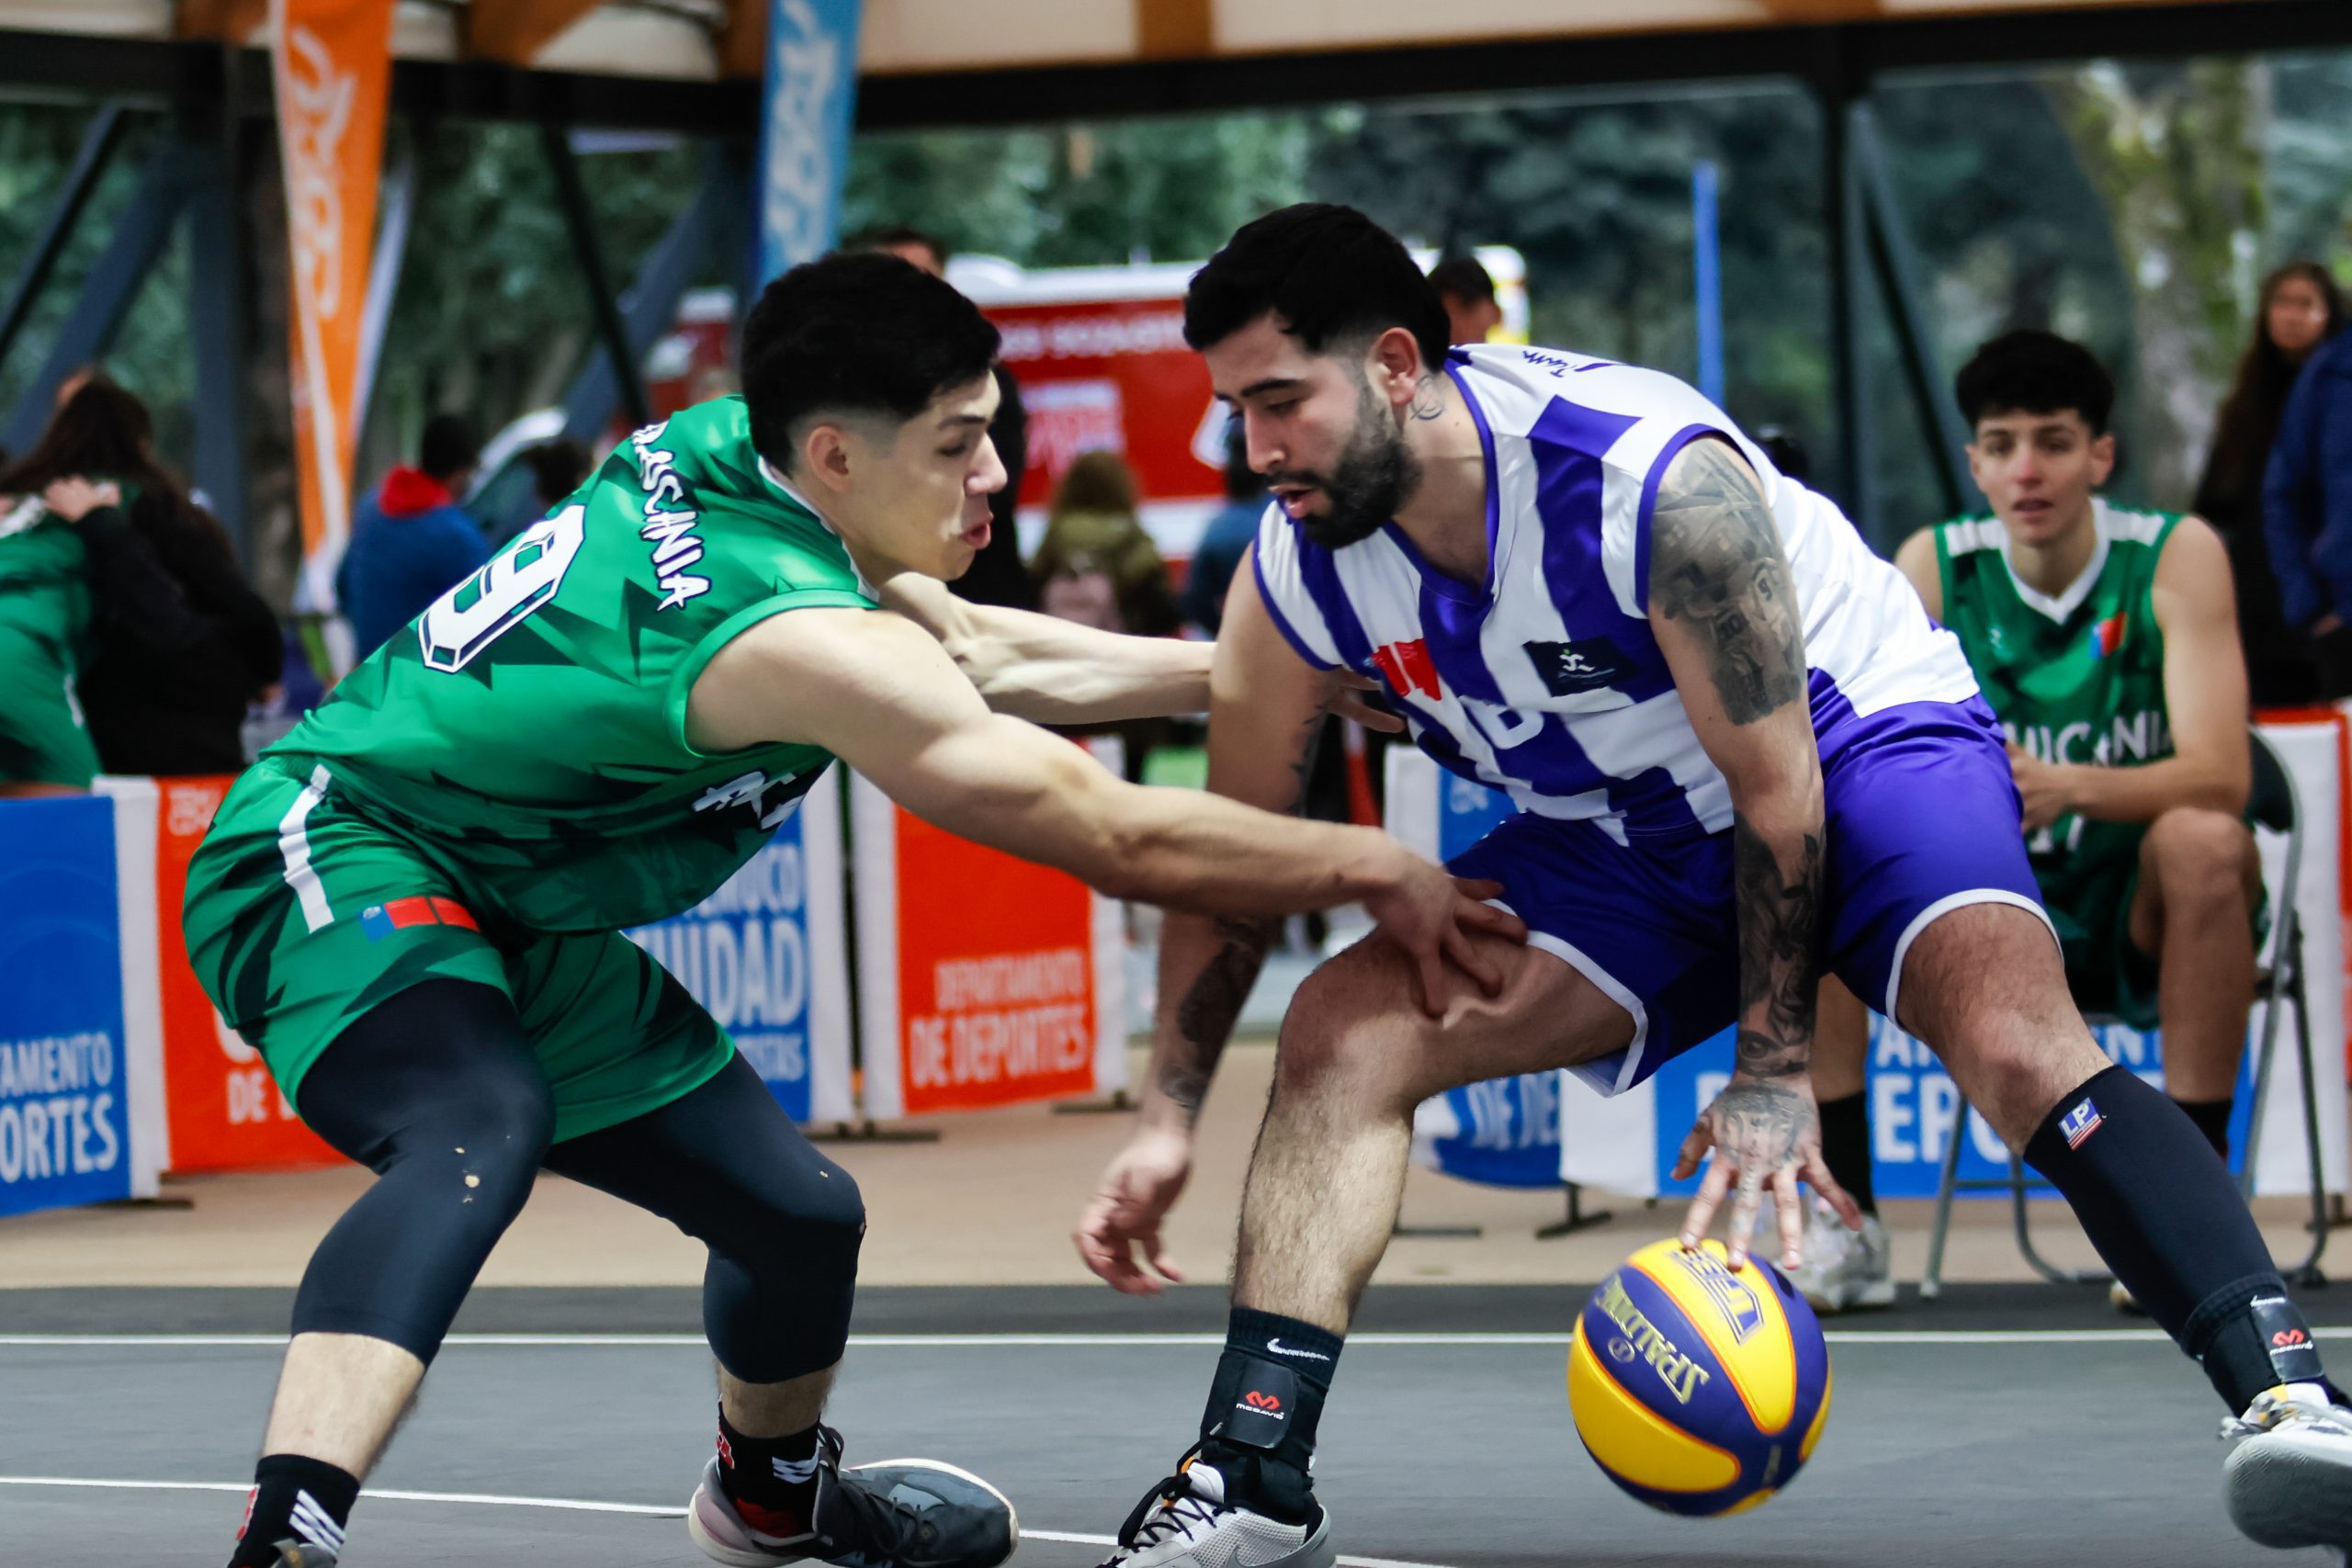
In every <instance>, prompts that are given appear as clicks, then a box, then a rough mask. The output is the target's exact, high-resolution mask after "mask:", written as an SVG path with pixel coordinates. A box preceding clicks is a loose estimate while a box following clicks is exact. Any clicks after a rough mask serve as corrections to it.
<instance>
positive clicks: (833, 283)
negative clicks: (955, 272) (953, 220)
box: [742, 252, 998, 472]
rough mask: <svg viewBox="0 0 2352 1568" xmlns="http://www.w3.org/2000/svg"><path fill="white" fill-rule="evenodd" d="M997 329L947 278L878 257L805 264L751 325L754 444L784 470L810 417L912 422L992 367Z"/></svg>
mask: <svg viewBox="0 0 2352 1568" xmlns="http://www.w3.org/2000/svg"><path fill="white" fill-rule="evenodd" d="M997 346H998V338H997V330H996V328H995V327H994V326H993V325H991V324H990V323H989V319H988V318H987V317H986V316H983V315H981V314H980V312H979V308H978V306H976V305H974V304H973V303H972V302H971V301H970V300H969V299H965V298H964V297H963V296H962V295H961V294H958V293H957V292H956V290H955V289H954V288H950V287H949V286H948V285H947V284H946V283H944V281H942V280H941V279H939V278H936V277H933V276H932V275H931V274H929V273H927V272H925V271H923V270H922V268H921V267H919V266H916V265H914V264H913V263H911V262H907V261H901V260H899V258H898V257H897V256H894V255H887V254H881V253H879V252H864V253H859V254H841V253H836V254H832V255H829V256H825V257H823V258H821V259H820V260H818V261H812V262H804V263H802V264H801V265H798V266H796V267H794V268H793V269H792V270H791V271H790V272H787V273H786V274H785V275H784V276H782V277H779V278H777V279H776V280H775V282H773V283H771V284H769V285H768V286H767V288H766V290H765V291H764V292H763V293H762V294H761V295H760V300H759V303H758V304H756V305H754V306H752V314H751V317H750V319H749V320H748V321H745V322H744V323H743V354H742V368H743V400H744V402H745V403H746V404H747V405H748V406H749V407H750V410H751V415H752V446H753V448H755V449H756V450H757V451H758V452H759V454H760V456H761V457H765V458H766V459H767V460H768V461H769V462H771V463H773V464H775V466H776V467H777V468H782V469H785V470H786V471H787V472H788V471H790V469H791V468H792V467H793V459H794V457H796V456H797V451H798V447H799V442H800V434H801V431H800V428H799V427H800V425H801V423H802V422H803V421H804V420H806V419H808V418H809V416H810V415H811V414H816V413H820V412H825V413H843V414H857V413H864V414H883V415H888V417H889V418H890V419H892V420H894V421H896V422H898V423H905V422H906V421H908V420H910V419H912V418H914V417H915V415H917V414H919V413H921V412H922V411H923V410H924V409H926V408H928V407H929V406H930V405H931V400H933V398H936V397H937V396H939V395H940V394H941V393H942V392H944V391H946V390H948V389H950V388H953V387H961V386H964V385H966V384H967V383H969V382H972V381H977V380H978V379H979V378H981V377H983V376H986V375H987V374H988V373H989V367H990V366H991V365H993V364H994V363H995V362H996V355H997Z"/></svg>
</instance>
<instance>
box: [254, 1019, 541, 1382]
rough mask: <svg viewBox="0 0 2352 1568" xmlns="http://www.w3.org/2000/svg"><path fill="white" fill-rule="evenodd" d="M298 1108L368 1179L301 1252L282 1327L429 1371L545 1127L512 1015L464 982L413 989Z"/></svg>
mask: <svg viewBox="0 0 2352 1568" xmlns="http://www.w3.org/2000/svg"><path fill="white" fill-rule="evenodd" d="M299 1100H300V1110H301V1111H302V1116H303V1119H304V1120H305V1121H307V1122H309V1123H310V1124H311V1127H312V1128H313V1129H314V1130H315V1131H317V1132H318V1134H320V1136H322V1137H323V1138H325V1139H326V1141H327V1142H328V1143H330V1144H332V1145H334V1147H335V1148H336V1149H338V1150H339V1151H341V1152H342V1153H344V1154H345V1155H348V1156H351V1157H352V1158H353V1159H356V1160H358V1161H359V1162H360V1163H361V1164H363V1165H366V1166H368V1167H369V1168H371V1169H373V1170H374V1171H375V1172H376V1173H377V1177H378V1179H377V1182H376V1185H375V1186H374V1187H372V1188H370V1189H368V1191H367V1193H366V1194H365V1195H363V1196H362V1197H361V1198H360V1200H359V1201H357V1202H356V1203H354V1204H353V1205H352V1206H351V1208H350V1209H349V1210H347V1211H345V1213H344V1215H343V1217H342V1218H341V1219H340V1220H338V1221H336V1222H335V1224H334V1229H333V1230H331V1231H329V1232H328V1233H327V1235H326V1239H325V1240H324V1241H322V1242H321V1243H320V1244H319V1248H318V1251H317V1252H316V1253H314V1254H313V1255H312V1257H311V1265H310V1268H309V1269H307V1270H306V1271H305V1272H304V1274H303V1276H302V1285H301V1289H300V1291H299V1292H296V1295H295V1298H294V1320H293V1331H294V1332H295V1333H297V1334H359V1335H366V1336H367V1337H369V1338H374V1339H383V1340H388V1341H390V1343H392V1344H395V1345H398V1346H400V1347H401V1348H402V1349H405V1350H408V1351H410V1352H411V1353H412V1354H413V1355H415V1356H416V1357H418V1358H419V1359H422V1360H424V1361H426V1362H428V1363H429V1362H430V1361H431V1360H432V1359H433V1357H434V1354H435V1352H436V1351H437V1350H438V1349H439V1348H440V1346H441V1339H442V1337H443V1336H444V1335H446V1334H447V1332H448V1329H449V1323H450V1320H451V1319H452V1318H454V1317H456V1315H457V1312H458V1303H460V1302H462V1301H463V1300H464V1299H465V1294H466V1292H467V1291H468V1290H469V1289H470V1288H471V1287H472V1285H473V1281H474V1276H475V1275H476V1274H477V1273H479V1272H480V1271H481V1265H482V1262H483V1260H484V1259H486V1258H488V1257H489V1256H490V1251H491V1248H492V1247H494V1246H496V1245H497V1242H498V1238H499V1237H500V1236H501V1235H503V1234H504V1233H505V1230H506V1227H507V1225H508V1224H510V1223H512V1221H513V1220H514V1218H515V1214H516V1213H519V1212H520V1211H521V1209H522V1207H523V1204H524V1202H525V1201H526V1200H527V1199H528V1198H529V1197H530V1195H531V1184H532V1182H533V1180H534V1179H536V1178H537V1174H538V1169H539V1162H540V1160H541V1158H542V1157H543V1156H545V1155H546V1152H547V1147H548V1138H549V1137H550V1136H551V1135H552V1134H553V1132H554V1128H555V1099H554V1095H553V1093H552V1092H551V1091H550V1090H549V1089H548V1084H547V1079H546V1077H545V1076H544V1075H543V1074H541V1072H540V1071H539V1068H538V1064H537V1059H536V1057H534V1056H533V1055H532V1053H531V1050H530V1046H529V1044H528V1043H527V1042H526V1041H525V1039H524V1038H523V1034H522V1030H521V1026H520V1025H519V1023H517V1022H516V1021H515V1013H514V1008H513V1005H512V1004H511V1003H510V1002H508V1001H507V999H506V998H505V997H504V996H503V995H502V994H501V993H499V992H498V991H496V990H493V989H492V988H491V987H487V986H478V985H472V984H469V983H466V982H462V981H433V982H428V983H427V984H426V985H424V986H418V987H412V988H411V989H409V990H406V991H403V992H401V994H400V995H398V996H396V997H393V998H390V1000H388V1001H386V1002H385V1003H383V1004H382V1005H381V1006H379V1007H378V1008H376V1009H375V1010H372V1011H370V1012H369V1013H368V1014H367V1015H366V1016H365V1017H363V1018H362V1019H361V1020H360V1021H358V1022H356V1023H355V1024H353V1025H352V1027H351V1028H350V1029H348V1030H346V1031H345V1032H344V1034H343V1035H342V1036H341V1037H340V1038H338V1039H337V1040H336V1041H335V1043H334V1044H333V1045H330V1046H329V1047H328V1048H327V1051H326V1054H325V1055H322V1056H321V1057H320V1058H319V1060H318V1061H317V1062H316V1063H315V1064H313V1065H312V1066H311V1071H310V1073H309V1074H308V1075H307V1076H306V1077H304V1078H303V1080H302V1083H301V1088H300V1093H299Z"/></svg>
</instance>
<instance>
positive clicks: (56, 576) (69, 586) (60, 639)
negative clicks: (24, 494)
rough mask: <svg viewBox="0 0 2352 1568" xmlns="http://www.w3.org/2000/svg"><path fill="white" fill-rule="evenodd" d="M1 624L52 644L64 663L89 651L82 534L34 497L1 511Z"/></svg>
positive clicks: (69, 663)
mask: <svg viewBox="0 0 2352 1568" xmlns="http://www.w3.org/2000/svg"><path fill="white" fill-rule="evenodd" d="M0 628H6V630H8V631H11V632H14V633H16V634H17V635H18V636H20V637H28V638H30V639H31V640H33V641H35V642H37V643H39V644H40V645H41V646H42V647H43V648H45V649H51V650H52V651H53V652H54V654H55V656H56V657H57V658H58V659H59V660H61V661H62V662H63V663H65V664H66V665H67V666H68V667H69V668H70V667H73V666H75V665H78V664H79V663H80V662H81V660H82V659H83V657H84V656H85V654H86V653H87V651H88V650H87V649H86V647H85V643H86V642H87V640H88V637H89V632H90V585H89V570H88V567H87V565H86V564H85V551H84V549H83V547H82V536H81V535H80V534H79V533H78V532H76V531H75V528H74V525H73V524H71V523H68V522H66V521H65V520H64V519H63V518H62V517H58V516H56V515H54V514H52V513H51V512H50V511H49V509H48V508H47V507H45V506H43V505H42V504H41V503H40V500H39V499H38V498H28V499H26V500H24V501H21V502H17V505H16V506H15V507H14V508H12V509H11V510H9V511H8V512H7V513H5V514H0Z"/></svg>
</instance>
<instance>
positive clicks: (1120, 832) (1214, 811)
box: [1097, 785, 1417, 919]
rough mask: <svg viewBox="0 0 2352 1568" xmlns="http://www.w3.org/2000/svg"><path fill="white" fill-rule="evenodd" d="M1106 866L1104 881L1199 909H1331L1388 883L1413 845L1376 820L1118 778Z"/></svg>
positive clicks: (1230, 912)
mask: <svg viewBox="0 0 2352 1568" xmlns="http://www.w3.org/2000/svg"><path fill="white" fill-rule="evenodd" d="M1120 787H1121V789H1122V790H1123V791H1124V792H1125V795H1126V796H1127V797H1128V798H1127V801H1126V802H1125V805H1124V807H1123V809H1122V810H1121V811H1120V814H1119V820H1118V822H1117V824H1116V828H1115V830H1114V835H1113V839H1112V842H1111V845H1110V849H1109V853H1110V855H1111V857H1112V860H1113V864H1112V865H1110V866H1109V867H1107V868H1106V874H1107V875H1108V877H1109V878H1110V881H1108V882H1103V883H1097V886H1103V887H1105V888H1106V889H1107V890H1111V891H1115V892H1118V893H1120V894H1122V895H1123V896H1124V897H1131V898H1136V899H1139V900H1141V901H1143V902H1146V903H1151V904H1158V905H1159V906H1161V907H1162V908H1170V909H1179V910H1184V911H1187V912H1190V913H1193V914H1203V915H1224V916H1231V917H1236V918H1245V919H1246V918H1253V917H1254V918H1263V917H1266V916H1272V915H1295V914H1302V913H1304V912H1306V911H1307V910H1309V909H1329V908H1334V907H1336V906H1338V905H1340V904H1352V903H1355V902H1357V901H1358V900H1360V899H1364V898H1369V897H1373V896H1374V895H1376V894H1380V893H1384V892H1386V891H1388V890H1389V889H1391V888H1393V887H1395V886H1397V885H1398V884H1399V883H1401V882H1403V881H1404V880H1405V879H1406V878H1407V876H1408V875H1409V874H1410V873H1411V871H1412V868H1413V867H1414V865H1415V864H1416V863H1417V862H1416V860H1415V857H1414V856H1413V854H1412V853H1411V852H1409V851H1408V850H1407V849H1405V847H1404V846H1403V845H1401V844H1399V843H1397V841H1396V840H1394V839H1391V838H1389V837H1388V836H1387V835H1386V834H1385V833H1382V832H1378V831H1376V830H1374V829H1370V828H1349V827H1340V826H1336V825H1334V824H1331V823H1327V822H1302V821H1298V820H1296V819H1295V818H1286V817H1276V816H1274V815H1272V813H1270V812H1265V811H1260V810H1257V809H1255V808H1253V807H1247V806H1242V805H1239V804H1238V803H1237V802H1234V801H1230V800H1227V799H1225V798H1223V797H1222V796H1219V795H1201V794H1196V793H1194V792H1193V791H1190V790H1174V789H1165V790H1163V789H1139V788H1133V787H1131V786H1125V785H1122V786H1120Z"/></svg>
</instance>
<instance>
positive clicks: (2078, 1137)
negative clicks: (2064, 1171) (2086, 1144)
mask: <svg viewBox="0 0 2352 1568" xmlns="http://www.w3.org/2000/svg"><path fill="white" fill-rule="evenodd" d="M2105 1120H2106V1118H2105V1117H2103V1116H2101V1115H2100V1114H2099V1113H2098V1106H2096V1105H2093V1104H2092V1103H2091V1102H2090V1101H2089V1100H2084V1101H2083V1102H2082V1103H2081V1104H2080V1105H2077V1106H2076V1107H2075V1109H2073V1110H2072V1111H2068V1112H2066V1114H2065V1115H2064V1116H2063V1117H2061V1118H2059V1122H2058V1130H2059V1131H2060V1132H2061V1133H2064V1134H2066V1146H2067V1147H2068V1148H2070V1149H2079V1148H2081V1147H2082V1146H2083V1140H2084V1139H2085V1138H2087V1137H2089V1136H2090V1135H2091V1134H2093V1133H2096V1132H2098V1125H2099V1123H2100V1122H2103V1121H2105Z"/></svg>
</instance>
